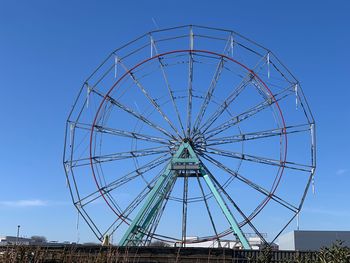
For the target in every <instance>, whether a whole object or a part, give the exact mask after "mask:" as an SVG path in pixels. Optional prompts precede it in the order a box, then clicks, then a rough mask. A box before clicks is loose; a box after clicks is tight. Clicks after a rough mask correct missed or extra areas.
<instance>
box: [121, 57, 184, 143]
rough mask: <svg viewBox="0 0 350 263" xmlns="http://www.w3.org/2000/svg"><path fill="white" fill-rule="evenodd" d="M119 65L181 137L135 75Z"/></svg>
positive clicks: (122, 64)
mask: <svg viewBox="0 0 350 263" xmlns="http://www.w3.org/2000/svg"><path fill="white" fill-rule="evenodd" d="M119 62H120V65H121V66H122V67H123V68H124V69H125V71H126V72H127V73H128V75H129V76H130V78H131V79H132V80H133V81H134V83H135V84H136V86H137V87H139V89H140V90H141V91H142V93H143V94H144V95H145V97H146V98H147V99H148V101H149V102H150V103H151V104H152V105H153V107H155V108H156V110H157V111H158V113H159V114H160V115H161V116H162V117H163V119H164V120H165V121H166V122H167V123H168V124H169V126H170V127H171V128H172V129H173V131H174V132H175V133H176V134H177V135H178V136H179V138H181V135H180V134H179V132H178V130H177V129H176V127H175V125H174V124H173V123H172V122H171V121H170V119H169V118H168V116H167V115H166V114H165V113H164V111H163V110H162V109H161V108H160V106H159V105H158V103H157V102H156V100H155V99H154V98H153V97H152V96H151V95H150V94H149V93H148V92H147V90H146V89H145V88H144V87H143V85H142V84H141V83H140V81H139V80H138V79H137V78H136V76H135V74H134V73H132V72H131V71H130V70H129V69H128V68H127V67H126V66H125V64H124V63H122V61H121V60H120V61H119Z"/></svg>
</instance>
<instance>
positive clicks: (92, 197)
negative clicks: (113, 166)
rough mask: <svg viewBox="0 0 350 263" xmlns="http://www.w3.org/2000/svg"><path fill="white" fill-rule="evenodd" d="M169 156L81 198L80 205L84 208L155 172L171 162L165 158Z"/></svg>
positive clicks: (149, 163)
mask: <svg viewBox="0 0 350 263" xmlns="http://www.w3.org/2000/svg"><path fill="white" fill-rule="evenodd" d="M167 155H168V154H164V155H162V156H160V157H158V158H156V159H154V160H152V161H150V162H148V163H146V164H145V165H143V166H141V167H139V168H137V169H135V170H133V171H132V172H129V173H127V174H126V175H124V176H122V177H120V178H118V179H116V180H114V181H112V182H110V183H108V184H107V185H105V186H103V187H101V188H100V189H98V190H96V191H95V192H93V193H91V194H89V195H87V196H85V197H84V198H81V199H80V200H79V203H81V205H82V206H83V205H86V204H88V203H91V202H93V201H95V200H96V199H98V198H99V197H101V196H102V195H104V194H106V193H109V192H111V191H113V190H115V189H116V188H118V187H120V186H122V185H124V184H126V183H129V182H130V181H132V180H133V179H135V178H137V177H139V176H143V174H145V173H147V172H149V171H151V170H153V169H154V168H156V167H158V166H159V165H161V164H163V163H165V162H166V161H169V160H170V157H168V158H164V157H165V156H167ZM101 192H102V193H101ZM83 201H85V202H84V203H83Z"/></svg>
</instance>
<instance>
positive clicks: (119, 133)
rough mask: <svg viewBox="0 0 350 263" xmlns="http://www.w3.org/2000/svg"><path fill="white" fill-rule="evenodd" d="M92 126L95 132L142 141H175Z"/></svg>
mask: <svg viewBox="0 0 350 263" xmlns="http://www.w3.org/2000/svg"><path fill="white" fill-rule="evenodd" d="M75 125H76V126H75V127H76V128H80V129H83V130H88V131H91V129H92V125H90V124H85V123H79V122H76V123H75ZM93 127H94V131H95V132H100V133H107V134H111V135H116V136H120V137H126V138H132V139H137V140H143V141H148V142H154V143H159V144H165V145H169V144H171V143H173V142H175V140H172V141H169V140H167V139H164V138H161V137H155V136H153V135H152V136H151V135H146V134H144V133H142V134H141V133H137V132H133V131H125V130H119V129H114V128H110V127H106V126H99V125H95V126H93Z"/></svg>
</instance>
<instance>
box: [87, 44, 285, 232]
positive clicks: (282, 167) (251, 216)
mask: <svg viewBox="0 0 350 263" xmlns="http://www.w3.org/2000/svg"><path fill="white" fill-rule="evenodd" d="M191 52H192V53H206V54H211V55H215V56H218V57H221V58H225V59H228V60H230V61H231V62H234V63H236V64H237V65H239V66H241V67H242V68H244V69H245V70H246V71H247V72H249V73H251V74H252V75H253V76H254V77H256V78H257V79H258V80H259V81H260V82H261V83H262V84H263V87H264V88H265V89H266V91H267V92H268V93H269V95H270V97H271V99H272V100H274V103H275V104H276V107H277V109H278V112H279V116H280V118H281V121H282V131H285V130H286V124H285V120H284V116H283V113H282V110H281V108H280V106H279V104H278V101H277V100H276V98H275V97H274V95H273V93H272V92H271V90H270V89H269V87H268V86H267V85H266V84H265V82H264V81H263V80H262V79H261V78H260V77H259V75H258V74H256V73H255V72H254V70H252V69H250V68H249V67H247V66H246V65H244V64H243V63H241V62H239V61H237V60H235V59H233V58H231V57H229V56H227V55H225V54H220V53H217V52H213V51H210V50H201V49H180V50H171V51H168V52H164V53H161V54H157V55H155V56H152V57H150V58H147V59H145V60H143V61H141V62H139V63H138V64H136V65H135V66H133V67H131V68H130V69H129V70H128V71H127V72H125V73H124V74H123V75H122V76H121V77H120V78H119V79H118V80H117V81H116V82H115V83H114V84H113V85H112V86H111V88H110V89H109V90H108V92H107V93H106V94H105V95H104V97H103V99H102V101H101V103H100V105H99V107H98V108H97V111H96V114H95V117H94V119H93V123H92V125H91V131H90V144H89V158H90V168H91V171H92V175H93V178H94V181H95V184H96V186H97V188H98V191H99V192H100V194H101V196H102V198H103V199H104V201H105V202H106V204H107V205H108V207H109V208H110V209H111V210H112V211H113V212H114V214H115V215H116V216H117V217H118V218H119V219H121V220H122V221H123V222H124V223H126V224H127V225H129V224H130V223H129V222H128V218H127V217H125V216H124V215H123V214H120V213H118V211H116V210H115V208H114V207H113V206H112V205H111V204H110V202H109V201H108V196H106V195H105V193H104V192H103V191H102V189H103V188H102V187H101V186H100V184H99V182H98V180H97V177H96V174H95V170H94V164H93V152H92V142H93V134H94V130H95V126H96V122H97V119H98V116H99V113H100V111H101V109H102V106H103V105H104V103H105V102H106V101H107V99H108V97H109V95H110V93H111V92H112V91H113V90H114V88H115V87H116V86H117V85H118V84H119V83H120V82H121V80H123V79H124V78H125V77H126V76H127V75H128V74H130V73H131V72H132V71H133V70H135V69H136V68H138V67H139V66H141V65H143V64H145V63H147V62H149V61H151V60H154V59H156V58H159V57H162V56H166V55H170V54H175V53H191ZM281 137H282V135H281ZM283 137H284V142H285V145H284V155H283V160H281V163H285V162H286V159H287V146H288V143H287V133H285V132H283ZM283 171H284V166H283V165H282V166H280V171H279V172H278V174H277V176H276V177H275V180H274V183H273V185H272V187H271V190H270V191H269V195H268V196H266V197H265V199H263V201H262V202H261V203H260V204H259V205H258V206H257V208H256V209H257V210H254V211H253V212H252V213H251V214H250V215H249V216H248V217H247V219H244V220H243V221H242V222H241V223H240V225H241V226H243V225H245V224H247V223H248V222H250V221H251V220H252V219H253V218H254V217H255V216H256V215H258V214H259V213H260V212H261V210H262V209H263V208H264V207H265V206H266V205H267V203H268V202H269V201H270V200H271V198H272V196H273V194H274V193H275V191H276V190H277V187H278V185H279V183H280V181H281V178H282V175H283ZM276 179H277V180H276ZM230 233H232V231H227V230H225V231H223V232H221V233H220V234H219V235H218V236H212V239H215V238H217V237H223V236H226V235H228V234H230Z"/></svg>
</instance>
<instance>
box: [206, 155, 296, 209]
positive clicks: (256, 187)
mask: <svg viewBox="0 0 350 263" xmlns="http://www.w3.org/2000/svg"><path fill="white" fill-rule="evenodd" d="M202 157H203V158H204V159H206V160H207V161H209V162H211V163H212V164H214V165H215V166H217V167H218V168H220V169H222V170H224V171H225V172H227V173H229V174H231V175H232V176H234V177H235V178H237V179H238V180H240V181H241V182H243V183H245V184H246V185H248V186H250V187H251V188H253V189H254V190H256V191H258V192H260V193H262V194H263V195H265V196H266V197H268V198H271V199H272V200H274V201H276V202H277V203H279V204H281V205H282V206H284V207H286V208H287V209H289V210H291V211H293V212H294V213H295V212H296V211H298V208H296V207H295V206H294V205H292V204H290V203H289V202H287V201H285V200H283V199H282V198H280V197H278V196H277V195H276V194H274V193H272V192H270V191H268V190H266V189H264V188H263V187H261V186H259V185H258V184H256V183H254V182H252V181H250V180H249V179H247V178H245V177H243V176H242V175H240V174H239V173H237V172H235V171H233V170H232V169H230V168H228V167H227V166H225V165H224V164H222V163H221V162H219V161H217V160H216V159H214V158H212V157H210V156H209V155H207V154H204V155H202Z"/></svg>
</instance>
